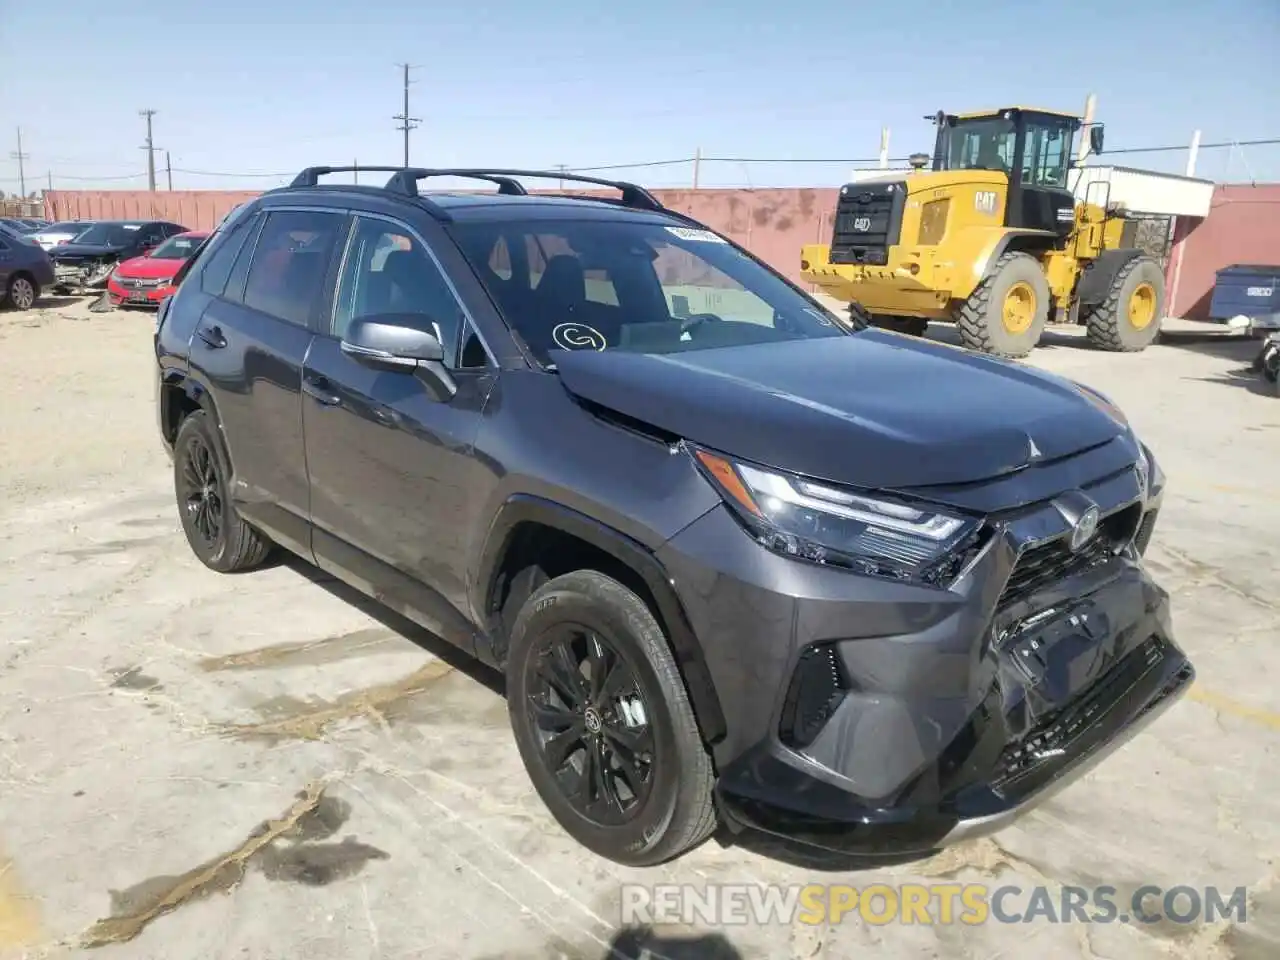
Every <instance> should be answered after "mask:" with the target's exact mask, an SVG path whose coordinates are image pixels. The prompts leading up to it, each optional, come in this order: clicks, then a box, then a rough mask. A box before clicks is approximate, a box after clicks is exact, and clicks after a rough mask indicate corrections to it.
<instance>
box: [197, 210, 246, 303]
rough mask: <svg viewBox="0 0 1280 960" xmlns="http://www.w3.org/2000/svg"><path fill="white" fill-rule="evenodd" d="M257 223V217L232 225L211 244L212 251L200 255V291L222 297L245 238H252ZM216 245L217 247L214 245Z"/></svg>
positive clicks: (241, 220)
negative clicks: (251, 226) (252, 228)
mask: <svg viewBox="0 0 1280 960" xmlns="http://www.w3.org/2000/svg"><path fill="white" fill-rule="evenodd" d="M256 222H257V217H243V218H241V219H240V220H239V221H237V222H236V223H233V224H232V225H231V228H230V231H229V232H228V233H227V235H226V236H225V237H222V238H221V239H217V238H215V239H214V240H213V241H211V242H210V247H211V249H210V250H209V251H208V252H205V253H202V254H201V255H200V260H199V261H198V263H200V289H201V290H203V291H204V292H205V293H211V294H213V295H214V296H215V297H220V296H222V292H223V290H225V289H226V286H227V277H229V276H230V275H231V268H232V266H233V265H234V264H235V262H236V254H238V253H239V252H240V248H241V247H242V246H243V245H244V240H245V237H248V236H252V234H253V231H252V230H251V229H249V227H250V225H251V224H253V223H256ZM215 243H216V246H214V244H215Z"/></svg>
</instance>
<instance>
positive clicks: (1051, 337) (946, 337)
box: [925, 323, 1094, 350]
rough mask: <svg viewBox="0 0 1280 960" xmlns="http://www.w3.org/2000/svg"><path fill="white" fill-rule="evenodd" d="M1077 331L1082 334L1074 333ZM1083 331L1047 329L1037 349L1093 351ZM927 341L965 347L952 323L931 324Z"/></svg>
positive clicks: (926, 337) (1041, 336)
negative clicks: (1065, 348) (1060, 348)
mask: <svg viewBox="0 0 1280 960" xmlns="http://www.w3.org/2000/svg"><path fill="white" fill-rule="evenodd" d="M1077 329H1078V330H1080V331H1081V332H1079V333H1076V332H1074V331H1075V330H1077ZM1083 330H1084V328H1083V327H1079V328H1073V327H1061V326H1059V327H1046V328H1045V331H1044V333H1043V334H1041V335H1040V342H1039V343H1038V344H1036V349H1037V350H1044V349H1054V348H1057V347H1067V348H1069V349H1072V350H1093V349H1094V346H1093V344H1092V343H1090V342H1089V339H1088V338H1087V337H1085V336H1084V333H1083ZM925 339H926V340H932V341H934V342H935V343H945V344H947V345H948V346H951V347H961V348H963V347H964V344H963V343H962V342H961V340H960V331H959V329H957V328H956V326H955V325H954V324H951V323H930V324H929V329H928V331H927V332H926V333H925Z"/></svg>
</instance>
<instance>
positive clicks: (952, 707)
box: [659, 462, 1195, 855]
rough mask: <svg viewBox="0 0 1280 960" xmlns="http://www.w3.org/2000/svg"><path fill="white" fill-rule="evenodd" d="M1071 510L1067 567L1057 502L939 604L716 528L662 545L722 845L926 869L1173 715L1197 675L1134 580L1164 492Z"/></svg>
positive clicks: (921, 593) (1065, 530) (1140, 578)
mask: <svg viewBox="0 0 1280 960" xmlns="http://www.w3.org/2000/svg"><path fill="white" fill-rule="evenodd" d="M1148 471H1149V473H1148ZM1079 492H1083V493H1085V494H1087V495H1088V497H1089V498H1090V499H1091V500H1092V501H1093V503H1095V504H1096V505H1097V506H1098V508H1099V511H1100V521H1099V526H1098V528H1097V529H1098V533H1097V534H1096V535H1095V536H1094V537H1093V538H1092V539H1090V540H1086V541H1085V542H1084V543H1083V544H1081V545H1077V546H1075V547H1072V546H1070V545H1069V540H1070V537H1071V530H1072V528H1071V527H1070V525H1069V522H1068V521H1067V520H1066V519H1065V515H1064V514H1063V513H1062V512H1061V510H1060V509H1059V507H1058V502H1057V501H1056V500H1055V501H1052V502H1048V503H1044V504H1043V505H1041V506H1038V507H1034V508H1030V509H1025V510H1021V511H1018V512H1016V514H1015V515H1013V516H1011V517H1010V518H1009V519H1007V520H1000V521H998V522H997V523H996V531H995V533H994V534H993V537H992V539H991V540H990V541H989V542H988V543H987V545H986V546H985V547H983V548H982V550H981V552H980V553H979V554H978V556H977V557H976V558H974V559H973V560H972V561H971V562H970V565H969V566H968V568H967V569H966V571H965V572H964V573H963V574H962V575H961V576H960V577H959V579H958V580H957V581H956V582H955V583H953V584H952V585H951V587H950V588H949V589H946V590H939V589H936V588H930V587H924V586H918V585H913V584H906V583H892V582H884V581H879V582H877V581H876V580H874V579H873V578H869V577H859V576H852V575H850V574H848V573H847V572H844V571H840V570H836V569H831V568H826V567H822V566H815V565H801V564H797V563H796V562H794V561H790V560H787V559H785V558H781V557H775V556H773V555H771V554H769V553H768V552H766V551H765V550H764V548H763V547H759V546H758V545H756V544H754V543H753V542H751V541H750V540H748V539H747V538H746V536H745V534H742V533H741V532H740V531H738V530H737V529H736V528H735V525H734V521H733V520H732V519H731V518H730V517H729V516H728V515H727V513H724V512H722V511H712V513H710V514H707V515H706V516H704V517H703V518H701V519H700V520H698V521H695V523H693V524H692V525H690V526H689V527H688V528H686V529H685V530H684V531H682V532H681V533H680V534H677V535H676V536H675V537H673V538H672V540H670V541H669V542H668V543H667V544H666V545H665V546H664V547H663V548H662V549H661V550H660V551H659V558H660V559H661V560H662V562H663V563H664V565H665V566H666V568H667V570H668V571H669V572H670V573H671V575H672V577H673V579H674V581H675V582H676V583H677V584H678V585H680V586H679V587H678V589H681V599H682V601H683V603H684V606H685V607H686V610H687V613H688V615H689V620H690V623H691V625H692V626H693V628H694V630H695V632H696V633H697V634H698V635H699V636H700V638H701V639H702V646H703V649H704V651H705V653H706V657H707V663H706V666H707V668H708V670H709V672H710V674H711V676H712V677H713V679H714V682H715V686H716V688H717V692H718V694H719V696H720V699H721V702H722V705H723V708H724V713H725V718H726V728H727V731H728V733H727V736H726V737H725V738H723V740H721V741H720V742H719V743H717V744H715V745H714V747H713V749H715V751H716V762H717V767H718V770H719V777H718V781H717V785H716V795H717V804H718V807H719V810H720V813H721V816H722V817H723V819H724V821H725V822H726V824H727V825H728V826H729V827H730V828H731V829H735V830H741V829H743V828H752V829H755V830H759V831H764V832H766V833H772V834H775V835H778V836H781V837H784V838H786V839H787V840H789V841H791V842H798V843H801V844H806V845H809V846H812V847H816V848H821V849H825V850H833V851H838V852H842V853H855V854H870V855H903V854H926V853H929V852H931V851H933V850H936V849H938V848H939V847H942V846H945V845H948V844H951V843H954V842H957V841H958V840H961V839H964V838H967V837H971V836H975V835H979V834H983V833H989V832H993V831H995V830H999V829H1001V828H1003V827H1004V826H1006V825H1007V824H1008V823H1010V822H1012V821H1013V820H1014V819H1016V818H1018V817H1019V816H1021V815H1022V814H1023V813H1025V812H1026V811H1027V810H1029V809H1030V808H1031V807H1032V806H1034V805H1035V804H1037V803H1039V802H1041V801H1042V800H1043V799H1044V798H1045V797H1047V796H1049V795H1051V794H1052V793H1053V792H1055V791H1057V790H1059V789H1061V788H1062V787H1063V786H1065V785H1067V784H1068V783H1070V782H1072V781H1074V780H1076V779H1078V778H1079V777H1080V776H1081V775H1082V774H1083V773H1085V772H1086V771H1087V770H1088V769H1090V768H1091V767H1092V766H1093V765H1094V764H1096V763H1098V762H1099V761H1100V760H1102V759H1103V758H1104V757H1105V756H1107V755H1108V754H1110V753H1112V752H1114V751H1115V750H1116V749H1117V748H1118V747H1119V746H1120V745H1121V744H1123V743H1125V742H1126V741H1127V740H1128V739H1129V738H1131V737H1132V736H1133V735H1134V734H1136V733H1137V732H1138V731H1139V730H1141V729H1142V728H1143V727H1145V726H1146V725H1147V724H1148V723H1150V722H1151V720H1153V719H1154V718H1155V717H1156V716H1158V715H1159V714H1160V713H1161V712H1163V711H1164V710H1165V709H1167V708H1168V707H1169V706H1170V705H1172V704H1173V703H1174V702H1176V701H1177V700H1178V699H1179V697H1180V696H1181V695H1182V694H1183V693H1184V692H1185V691H1186V690H1187V689H1188V687H1189V686H1190V685H1191V683H1192V682H1193V681H1194V677H1195V672H1194V669H1193V667H1192V665H1191V664H1190V662H1189V661H1188V660H1187V658H1186V657H1185V656H1184V655H1183V653H1182V651H1181V650H1180V649H1179V648H1178V647H1177V645H1176V643H1175V641H1174V639H1173V636H1172V629H1171V625H1170V613H1169V596H1168V594H1167V592H1166V591H1164V590H1163V589H1161V588H1160V587H1159V586H1158V585H1157V584H1156V583H1155V582H1154V581H1153V580H1152V579H1151V576H1150V574H1149V572H1148V571H1147V570H1146V568H1145V566H1144V564H1143V562H1142V559H1141V554H1142V553H1143V551H1144V550H1145V549H1146V546H1147V544H1148V543H1149V542H1150V539H1151V536H1152V532H1153V529H1154V526H1155V523H1156V519H1157V515H1158V513H1159V511H1160V509H1161V503H1162V498H1163V475H1162V474H1161V473H1160V471H1159V470H1158V467H1156V466H1155V465H1154V463H1153V462H1148V466H1147V468H1146V470H1141V469H1136V468H1135V469H1134V470H1130V471H1124V472H1121V473H1118V474H1112V475H1110V476H1106V477H1104V479H1101V480H1098V481H1096V482H1094V483H1091V484H1085V485H1084V487H1083V489H1082V491H1079ZM735 533H738V538H737V539H735V536H734V534H735Z"/></svg>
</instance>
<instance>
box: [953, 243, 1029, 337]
mask: <svg viewBox="0 0 1280 960" xmlns="http://www.w3.org/2000/svg"><path fill="white" fill-rule="evenodd" d="M1048 320H1049V282H1048V281H1047V280H1046V279H1045V276H1044V271H1043V270H1042V269H1041V268H1040V262H1039V261H1038V260H1036V258H1035V257H1032V256H1030V255H1029V254H1025V253H1006V254H1005V255H1004V256H1002V257H1001V258H1000V259H999V260H997V261H996V263H995V266H994V267H992V269H991V272H990V273H989V274H988V275H987V276H986V277H985V278H984V279H983V281H982V282H981V283H980V284H978V287H977V289H976V290H974V291H973V293H972V294H970V296H969V299H968V300H966V301H965V302H964V303H963V304H962V305H961V307H960V311H959V317H958V318H957V321H958V326H959V328H960V339H961V341H962V342H963V343H964V345H965V346H966V347H968V348H969V349H970V350H976V351H978V352H980V353H990V354H994V355H995V356H998V357H1025V356H1026V355H1027V354H1029V353H1030V352H1031V351H1032V350H1034V349H1035V346H1036V344H1037V343H1039V342H1040V337H1041V335H1042V334H1043V333H1044V327H1045V324H1046V323H1047V322H1048Z"/></svg>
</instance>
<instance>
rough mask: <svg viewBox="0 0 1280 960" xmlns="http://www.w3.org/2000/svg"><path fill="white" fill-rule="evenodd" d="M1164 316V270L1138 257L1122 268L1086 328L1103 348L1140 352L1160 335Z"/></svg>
mask: <svg viewBox="0 0 1280 960" xmlns="http://www.w3.org/2000/svg"><path fill="white" fill-rule="evenodd" d="M1163 315H1164V271H1162V270H1161V269H1160V265H1159V264H1158V263H1156V262H1155V261H1154V260H1152V259H1151V258H1150V257H1135V258H1134V259H1132V260H1130V261H1129V262H1128V263H1126V264H1125V265H1124V266H1123V267H1121V268H1120V271H1119V272H1118V273H1117V274H1116V276H1115V279H1113V280H1112V281H1111V287H1110V289H1108V291H1107V298H1106V299H1105V300H1103V301H1102V303H1100V304H1098V305H1097V306H1096V307H1095V308H1094V309H1093V310H1092V312H1090V313H1089V316H1088V319H1087V320H1086V321H1085V329H1086V331H1087V333H1088V337H1089V342H1090V343H1092V344H1093V345H1094V346H1095V347H1097V348H1098V349H1100V350H1108V351H1111V352H1113V353H1136V352H1137V351H1139V350H1145V349H1146V348H1147V347H1149V346H1151V344H1152V343H1154V342H1155V340H1156V338H1157V337H1159V336H1160V321H1161V319H1162V317H1163Z"/></svg>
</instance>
